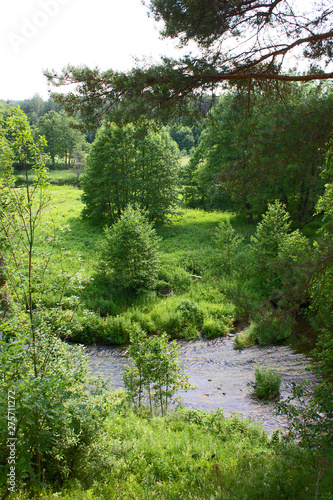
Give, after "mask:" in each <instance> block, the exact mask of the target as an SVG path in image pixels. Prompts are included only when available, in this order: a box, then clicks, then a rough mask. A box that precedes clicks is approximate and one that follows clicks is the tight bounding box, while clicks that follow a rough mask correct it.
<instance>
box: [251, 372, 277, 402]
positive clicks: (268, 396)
mask: <svg viewBox="0 0 333 500" xmlns="http://www.w3.org/2000/svg"><path fill="white" fill-rule="evenodd" d="M254 374H255V382H252V387H253V388H254V392H253V395H254V396H255V397H256V398H258V399H264V400H267V401H269V400H272V399H276V398H278V397H279V396H280V386H281V377H280V375H279V374H278V373H276V372H274V371H273V370H267V369H261V368H259V367H257V368H256V369H255V372H254Z"/></svg>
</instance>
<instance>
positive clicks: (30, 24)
mask: <svg viewBox="0 0 333 500" xmlns="http://www.w3.org/2000/svg"><path fill="white" fill-rule="evenodd" d="M0 34H1V48H2V51H1V52H2V53H1V71H2V75H1V78H0V99H4V100H8V99H12V100H20V99H27V98H30V97H32V96H33V95H34V94H36V93H37V94H39V95H41V96H42V97H43V99H47V98H48V94H47V84H46V79H45V77H44V76H43V69H55V70H57V71H60V70H61V69H62V68H63V67H65V66H66V65H67V64H73V65H76V66H77V65H81V64H82V65H87V66H89V67H96V66H98V67H99V68H101V69H102V70H106V69H109V68H112V69H114V70H121V71H124V70H128V69H130V68H132V67H133V66H134V62H133V56H135V57H139V58H143V57H144V56H148V57H149V56H152V57H153V58H154V59H158V57H159V56H160V55H169V56H172V55H175V54H176V51H175V43H174V42H168V41H165V40H164V41H163V40H160V37H159V33H158V29H157V25H156V23H155V21H154V20H153V19H151V18H148V16H147V9H146V8H145V7H144V6H143V5H142V3H141V0H93V1H92V0H5V1H4V2H3V3H2V5H1V15H0Z"/></svg>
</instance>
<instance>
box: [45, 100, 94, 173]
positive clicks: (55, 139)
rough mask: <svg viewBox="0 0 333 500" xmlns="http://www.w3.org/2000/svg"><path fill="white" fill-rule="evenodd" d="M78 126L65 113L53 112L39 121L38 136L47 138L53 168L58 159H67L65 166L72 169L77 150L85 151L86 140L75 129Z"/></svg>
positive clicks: (47, 148) (47, 149)
mask: <svg viewBox="0 0 333 500" xmlns="http://www.w3.org/2000/svg"><path fill="white" fill-rule="evenodd" d="M77 126H78V123H77V121H76V120H75V119H74V118H72V117H70V116H68V115H67V114H66V113H65V112H63V111H61V112H59V113H58V112H56V111H54V110H51V111H49V112H48V113H46V114H44V115H43V116H42V117H41V118H40V119H39V121H38V124H37V127H36V134H40V135H43V136H44V137H45V138H46V141H47V147H46V151H47V152H48V154H49V155H50V157H51V160H52V168H55V164H56V159H57V158H59V159H61V158H65V165H66V167H69V168H70V167H71V163H72V162H73V161H74V152H75V150H77V149H85V147H86V141H85V138H84V136H83V134H82V132H80V130H78V129H77V128H75V127H77Z"/></svg>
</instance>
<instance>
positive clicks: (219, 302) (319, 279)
mask: <svg viewBox="0 0 333 500" xmlns="http://www.w3.org/2000/svg"><path fill="white" fill-rule="evenodd" d="M238 3H239V2H238ZM206 4H207V5H205V6H204V7H202V9H203V10H202V11H201V10H200V12H198V11H197V10H196V9H197V4H196V2H189V1H188V2H186V1H184V2H178V3H177V4H176V5H174V2H168V1H167V2H165V1H163V2H160V1H159V0H154V1H152V2H151V4H150V9H151V14H152V15H153V16H155V17H156V18H159V19H163V20H164V23H165V28H164V32H163V34H164V36H166V37H176V36H178V37H180V40H181V42H182V43H183V44H185V45H186V43H187V42H188V41H189V40H191V39H194V40H195V41H196V42H197V43H198V45H199V46H201V48H202V51H203V52H202V54H203V56H202V59H200V58H197V59H195V58H194V59H190V57H189V56H188V57H187V58H185V59H183V60H182V61H179V62H178V63H177V61H170V60H167V59H164V61H163V64H162V65H160V66H152V67H150V68H148V69H147V70H142V69H138V68H137V69H133V70H132V72H130V73H128V74H119V73H114V72H112V71H111V70H110V71H109V72H106V73H103V74H102V73H100V72H99V71H98V70H89V69H88V68H84V67H80V68H74V67H68V68H67V69H65V70H64V73H63V74H62V75H55V74H51V73H50V72H47V73H46V76H47V78H48V79H49V80H50V81H51V82H52V83H53V85H56V86H61V85H64V84H65V83H68V82H70V83H75V84H76V85H77V91H76V93H72V94H71V93H68V94H63V95H62V94H59V93H57V94H54V95H52V96H51V97H50V99H49V100H48V101H44V100H43V99H42V98H41V97H40V96H38V95H35V96H34V97H33V98H31V99H27V100H24V101H15V102H5V101H0V153H1V154H0V362H1V385H0V401H1V404H0V408H1V410H0V412H1V420H0V451H1V453H0V495H1V498H2V500H5V499H6V498H7V497H10V498H16V499H21V500H27V499H28V498H41V499H51V498H63V499H67V500H74V499H87V500H88V499H100V498H103V499H104V498H105V499H109V498H115V499H153V498H161V499H162V498H168V499H169V498H170V499H179V498H182V499H199V498H200V499H201V498H202V499H288V500H290V499H302V498H304V499H305V498H316V499H323V500H324V499H325V500H330V499H333V482H332V477H333V468H332V467H333V463H332V460H333V456H332V436H333V433H332V418H333V335H332V331H333V316H332V310H333V298H332V289H333V184H332V173H333V163H332V162H333V136H332V130H333V127H332V125H333V87H332V81H331V78H332V75H331V74H328V73H327V72H325V71H324V70H322V69H320V68H319V66H314V64H313V63H311V67H310V68H309V69H308V71H306V72H303V73H300V72H299V73H297V71H296V70H293V71H291V74H289V75H287V74H286V73H283V72H282V70H281V66H280V65H279V64H278V60H277V58H278V56H280V55H281V54H282V53H283V55H284V54H285V53H286V52H288V51H289V50H292V49H293V48H294V47H295V46H298V45H301V44H305V48H304V54H305V55H306V57H307V58H308V59H309V60H311V61H317V62H318V61H320V60H321V59H322V58H324V57H331V51H332V47H331V44H332V42H331V39H332V33H331V31H330V30H329V29H328V28H327V24H329V19H330V15H331V10H330V9H329V7H327V9H326V10H325V9H324V10H323V9H319V10H318V12H317V13H316V15H315V12H314V11H313V13H312V16H313V17H312V19H311V20H309V19H308V21H307V22H305V17H304V16H299V17H298V16H297V14H296V12H295V11H293V12H291V11H290V10H289V4H287V2H285V1H282V0H280V1H278V2H273V1H272V2H267V5H266V4H262V3H261V2H257V1H254V2H240V3H239V5H238V6H236V5H234V2H229V3H228V5H226V4H225V2H207V3H206ZM222 4H223V5H222ZM184 12H185V13H186V15H184ZM198 16H199V18H200V20H201V21H200V23H198ZM252 16H254V17H252ZM253 19H256V21H255V22H254V21H253ZM205 20H206V22H204V21H205ZM208 21H210V23H208ZM213 21H214V22H213ZM310 21H311V22H310ZM207 23H208V24H207ZM242 26H246V27H247V29H249V30H254V31H255V32H256V33H257V36H258V38H257V40H258V44H259V45H258V46H257V45H255V44H254V45H253V46H251V47H249V48H248V49H247V50H248V52H246V53H245V52H242V53H239V54H238V55H237V57H236V55H235V54H234V53H231V52H230V51H227V52H226V53H222V52H220V50H219V49H218V48H217V41H218V40H222V38H223V37H227V38H228V37H229V39H230V37H236V36H239V33H238V30H239V28H240V27H242ZM291 26H292V27H293V30H291ZM295 26H297V30H294V28H295ZM282 28H283V30H285V31H284V32H285V34H286V36H287V38H286V40H287V41H288V43H287V42H286V45H285V46H284V47H283V50H282V49H281V51H280V50H279V49H278V47H277V45H275V48H274V47H273V48H272V46H271V45H270V44H271V41H272V38H271V37H269V40H268V41H267V40H266V42H267V43H266V46H265V47H266V50H268V52H267V53H266V55H265V56H263V55H262V51H263V43H264V41H265V38H264V36H265V34H266V30H268V29H270V30H272V29H273V30H274V29H276V30H277V31H278V33H280V35H281V31H279V30H281V29H282ZM317 29H318V32H317V31H316V30H317ZM320 30H321V31H320ZM310 32H311V33H312V34H311V36H310V35H309V33H310ZM305 33H307V35H306V36H305ZM249 36H250V35H249ZM261 37H262V38H261ZM292 37H294V39H292ZM259 42H260V43H259ZM280 52H281V54H280ZM223 54H224V55H223ZM214 75H215V76H214ZM236 76H237V78H236ZM223 82H226V83H223ZM221 83H223V85H221ZM199 90H200V92H199ZM156 110H158V112H157V111H156ZM300 322H302V324H303V325H306V328H305V329H304V333H303V336H302V338H301V339H300V338H299V333H297V332H298V330H297V328H296V327H297V325H298V324H299V323H300ZM231 332H232V333H233V342H234V349H235V350H239V351H242V350H244V349H249V348H251V347H252V346H258V348H261V349H263V350H264V349H265V348H267V346H270V347H271V348H274V346H281V345H294V343H295V341H298V342H299V341H301V343H302V345H303V347H304V346H305V349H306V351H307V354H308V356H309V362H310V363H311V373H312V374H314V376H315V377H316V383H315V384H311V383H309V382H307V381H304V382H303V383H301V384H299V385H296V384H294V386H293V387H292V388H291V394H292V395H291V397H289V398H287V399H283V398H281V397H280V386H281V375H280V374H279V370H278V369H277V370H276V369H274V370H273V369H270V367H269V366H268V367H260V366H256V367H254V368H253V379H254V380H253V383H252V388H253V392H252V393H251V397H252V398H254V399H255V400H257V401H258V404H265V403H268V402H269V404H270V405H274V408H275V409H276V411H277V412H279V413H280V414H282V415H284V416H285V418H286V421H287V425H286V426H285V428H284V429H281V430H276V431H275V432H274V433H271V434H269V433H268V432H267V430H265V428H264V426H260V425H259V424H257V423H254V422H251V420H250V419H244V418H241V417H240V416H239V415H237V414H235V415H234V416H232V417H230V418H227V417H225V416H224V414H223V408H222V409H220V410H217V411H214V412H213V411H212V412H206V411H203V410H201V409H195V410H193V409H189V408H187V407H186V406H184V405H183V404H182V403H181V402H180V401H179V400H178V398H177V395H178V392H179V391H180V390H181V391H183V392H186V391H191V390H192V389H193V386H192V385H191V381H190V379H189V376H188V375H187V373H186V367H184V366H183V365H182V363H180V360H179V351H180V345H181V343H180V342H194V341H198V342H210V341H213V340H214V339H221V338H224V337H226V336H227V335H229V334H230V333H231ZM90 345H94V346H95V345H97V346H98V345H102V346H112V347H114V346H122V347H124V348H126V357H127V359H128V364H127V365H126V367H125V369H124V373H123V375H122V377H123V387H124V388H123V389H119V390H116V391H110V389H109V386H108V383H107V381H106V380H104V379H103V378H102V377H101V376H99V375H97V374H96V373H93V372H92V371H91V368H90V364H89V357H88V356H87V354H86V346H90ZM245 389H246V388H245V387H244V390H245Z"/></svg>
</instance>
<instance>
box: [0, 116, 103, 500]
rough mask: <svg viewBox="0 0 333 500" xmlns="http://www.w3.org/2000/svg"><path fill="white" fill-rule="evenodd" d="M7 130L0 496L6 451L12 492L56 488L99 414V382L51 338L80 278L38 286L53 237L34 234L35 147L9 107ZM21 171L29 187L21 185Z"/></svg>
mask: <svg viewBox="0 0 333 500" xmlns="http://www.w3.org/2000/svg"><path fill="white" fill-rule="evenodd" d="M7 125H8V130H7V132H8V134H9V138H10V141H8V143H4V144H5V146H6V148H9V149H10V151H9V152H8V151H7V149H4V152H6V154H7V152H8V155H7V158H6V161H5V162H4V161H3V160H4V155H2V164H1V172H0V184H1V190H0V241H1V245H2V246H1V250H2V252H3V255H4V256H5V260H4V262H3V265H2V269H1V271H3V270H4V271H5V279H2V283H1V285H2V289H3V288H5V291H6V292H7V293H8V296H9V297H10V301H9V305H8V304H7V306H6V307H5V310H4V308H3V307H2V311H1V316H2V317H1V318H0V338H1V350H0V367H1V369H0V372H1V383H0V408H1V410H0V411H1V414H0V457H1V458H0V470H1V476H0V477H1V479H0V488H1V491H2V492H3V497H2V498H6V497H7V496H8V494H9V493H10V492H11V490H10V489H9V487H8V483H7V478H8V475H7V474H8V473H9V467H10V465H12V461H11V459H12V458H13V453H14V452H13V443H14V444H15V446H14V448H15V458H16V460H15V477H16V484H17V487H18V486H19V484H21V482H22V481H24V482H25V483H28V484H29V485H30V486H34V485H41V484H43V483H44V484H45V483H55V482H57V481H58V483H62V482H63V481H65V480H67V479H68V478H70V476H71V474H73V473H74V471H75V470H77V469H78V464H79V463H82V461H84V460H85V459H86V457H87V454H88V453H89V452H91V443H92V441H93V439H95V437H96V432H97V431H98V429H100V428H102V426H103V419H104V417H103V416H105V415H106V412H105V409H106V406H105V395H103V394H102V391H101V384H100V382H99V381H98V380H96V379H93V378H91V377H90V375H89V368H88V364H87V360H86V359H85V356H84V354H83V352H81V353H80V352H79V351H77V350H74V349H72V348H71V347H69V346H67V345H66V344H65V343H63V342H62V341H61V340H60V337H64V336H66V332H67V331H68V329H69V328H70V323H71V318H72V316H73V313H74V311H69V310H67V311H64V310H63V305H64V304H65V303H66V304H67V308H68V301H69V302H72V303H73V304H76V303H77V297H78V295H79V294H80V289H82V288H83V287H84V284H85V280H84V278H82V277H81V276H80V274H78V275H77V276H69V275H68V273H65V272H64V271H60V272H59V269H58V270H57V276H54V277H53V278H54V279H53V280H52V284H50V283H49V281H48V280H47V275H48V273H50V272H51V270H52V262H51V261H52V258H53V252H52V249H53V248H54V246H55V244H56V239H58V236H57V237H56V238H53V237H51V235H48V234H47V233H45V234H44V235H43V233H41V232H40V230H41V226H42V215H43V213H44V210H45V209H46V208H47V207H48V203H49V195H48V189H47V188H48V182H47V176H46V169H45V160H46V156H45V154H44V151H43V148H44V146H45V141H44V139H43V138H39V140H38V141H37V142H35V141H34V139H33V136H32V132H31V129H30V127H29V123H28V120H27V117H26V116H25V115H24V113H23V112H22V111H21V110H20V109H19V108H18V109H17V110H16V111H15V113H14V115H13V116H12V117H11V118H9V120H8V124H7ZM10 156H12V158H16V159H18V160H19V161H20V162H21V164H22V165H23V167H24V169H25V172H26V179H27V182H26V184H25V186H24V188H19V189H18V188H15V186H14V182H13V178H12V177H11V175H10V173H9V172H8V167H9V165H10ZM4 163H5V165H4ZM31 165H33V167H34V168H33V172H34V174H35V175H34V180H33V181H32V183H30V182H29V178H28V168H30V167H31ZM38 230H39V231H38ZM39 237H43V238H46V241H48V242H49V248H48V251H47V252H46V253H45V254H42V255H39V253H38V252H36V244H37V243H38V239H39ZM57 258H59V256H57ZM1 292H2V290H1ZM51 292H52V294H53V296H55V299H54V304H53V306H52V307H51V308H49V309H46V308H45V306H44V300H45V296H47V295H48V294H49V293H51ZM2 298H3V293H2ZM66 299H67V302H66ZM3 312H5V314H3ZM91 389H93V391H92V392H93V394H92V392H91ZM9 401H10V402H11V404H9ZM8 444H10V446H11V447H9V446H8Z"/></svg>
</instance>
